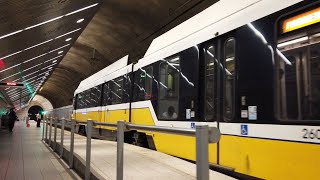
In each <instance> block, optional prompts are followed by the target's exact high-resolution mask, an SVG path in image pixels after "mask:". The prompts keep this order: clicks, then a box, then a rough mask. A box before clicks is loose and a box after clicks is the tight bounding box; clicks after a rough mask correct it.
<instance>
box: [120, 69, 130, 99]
mask: <svg viewBox="0 0 320 180" xmlns="http://www.w3.org/2000/svg"><path fill="white" fill-rule="evenodd" d="M123 80H124V82H123V97H122V99H123V100H122V102H123V103H127V102H129V101H130V88H131V75H130V74H125V75H124V76H123Z"/></svg>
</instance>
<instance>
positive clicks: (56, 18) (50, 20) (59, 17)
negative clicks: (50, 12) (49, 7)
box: [24, 16, 63, 30]
mask: <svg viewBox="0 0 320 180" xmlns="http://www.w3.org/2000/svg"><path fill="white" fill-rule="evenodd" d="M61 18H63V16H58V17H55V18H53V19H49V20H47V21H44V22H41V23H39V24H36V25H33V26H29V27H27V28H25V29H24V30H29V29H32V28H35V27H38V26H41V25H44V24H47V23H49V22H52V21H55V20H58V19H61Z"/></svg>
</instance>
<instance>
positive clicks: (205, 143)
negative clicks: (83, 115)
mask: <svg viewBox="0 0 320 180" xmlns="http://www.w3.org/2000/svg"><path fill="white" fill-rule="evenodd" d="M53 121H54V123H52V122H53ZM58 121H61V123H60V124H61V144H60V157H62V156H63V141H64V129H65V124H66V122H70V126H71V136H70V153H69V167H70V168H73V154H74V133H75V126H76V125H86V126H87V128H86V129H87V131H86V134H87V143H86V170H85V179H86V180H87V179H90V166H91V165H90V163H91V138H92V128H93V127H94V126H107V127H113V128H116V129H117V180H123V144H124V132H125V131H129V130H140V131H150V132H159V133H170V134H175V135H182V136H191V137H196V167H197V179H198V180H208V179H209V157H208V153H209V152H208V148H209V143H217V142H219V140H220V136H221V135H220V131H219V129H218V128H216V127H209V126H208V125H196V128H195V129H186V128H174V127H164V126H146V125H137V124H131V123H126V122H124V121H117V123H109V122H106V123H102V122H96V121H93V120H91V119H88V121H87V122H86V123H85V122H83V121H76V120H74V119H71V120H70V121H68V120H67V119H64V118H62V119H57V118H49V120H48V119H47V120H46V121H44V122H46V131H45V141H47V131H48V125H49V124H50V129H49V141H48V144H49V146H51V131H52V130H51V129H52V125H54V128H55V129H54V146H53V150H54V151H55V150H56V136H57V125H58ZM43 128H44V125H43ZM43 133H44V130H43ZM42 136H44V134H43V135H42Z"/></svg>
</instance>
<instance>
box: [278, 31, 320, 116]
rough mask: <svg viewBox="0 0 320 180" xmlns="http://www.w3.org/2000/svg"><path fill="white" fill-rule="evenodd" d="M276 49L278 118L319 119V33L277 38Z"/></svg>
mask: <svg viewBox="0 0 320 180" xmlns="http://www.w3.org/2000/svg"><path fill="white" fill-rule="evenodd" d="M319 32H320V31H319ZM278 51H279V52H278V55H279V67H280V74H279V79H280V98H281V116H282V119H289V120H290V119H292V120H317V119H318V120H319V119H320V34H317V33H310V32H304V34H303V35H302V36H301V35H300V36H298V37H286V38H282V39H279V42H278Z"/></svg>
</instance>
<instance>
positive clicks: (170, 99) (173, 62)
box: [158, 56, 180, 120]
mask: <svg viewBox="0 0 320 180" xmlns="http://www.w3.org/2000/svg"><path fill="white" fill-rule="evenodd" d="M159 69H160V73H159V74H160V77H159V99H158V102H159V103H158V115H159V117H160V119H165V120H172V119H177V118H178V115H179V113H178V112H179V83H180V82H179V79H180V57H179V56H178V57H173V58H170V59H168V60H163V61H162V62H161V63H160V65H159Z"/></svg>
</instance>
